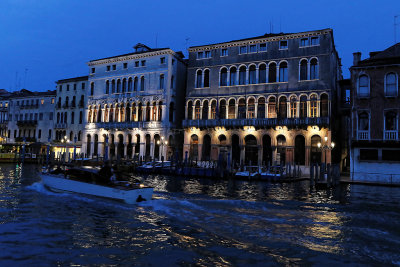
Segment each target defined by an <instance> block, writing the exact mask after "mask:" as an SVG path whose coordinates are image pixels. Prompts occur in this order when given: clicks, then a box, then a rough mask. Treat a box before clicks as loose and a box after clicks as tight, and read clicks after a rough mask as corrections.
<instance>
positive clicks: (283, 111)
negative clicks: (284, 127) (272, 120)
mask: <svg viewBox="0 0 400 267" xmlns="http://www.w3.org/2000/svg"><path fill="white" fill-rule="evenodd" d="M279 118H281V119H284V118H287V99H286V96H281V97H280V98H279Z"/></svg>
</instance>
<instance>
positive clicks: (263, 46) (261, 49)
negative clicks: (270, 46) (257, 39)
mask: <svg viewBox="0 0 400 267" xmlns="http://www.w3.org/2000/svg"><path fill="white" fill-rule="evenodd" d="M258 51H259V52H265V51H267V44H260V47H259V49H258Z"/></svg>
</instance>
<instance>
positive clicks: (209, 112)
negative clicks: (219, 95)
mask: <svg viewBox="0 0 400 267" xmlns="http://www.w3.org/2000/svg"><path fill="white" fill-rule="evenodd" d="M211 103H212V101H210V102H209V103H208V118H207V119H211Z"/></svg>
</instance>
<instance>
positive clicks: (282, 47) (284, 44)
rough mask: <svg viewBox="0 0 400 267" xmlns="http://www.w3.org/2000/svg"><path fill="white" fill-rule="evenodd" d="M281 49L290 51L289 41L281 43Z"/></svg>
mask: <svg viewBox="0 0 400 267" xmlns="http://www.w3.org/2000/svg"><path fill="white" fill-rule="evenodd" d="M279 49H288V41H280V42H279Z"/></svg>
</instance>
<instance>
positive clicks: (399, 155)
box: [382, 149, 400, 161]
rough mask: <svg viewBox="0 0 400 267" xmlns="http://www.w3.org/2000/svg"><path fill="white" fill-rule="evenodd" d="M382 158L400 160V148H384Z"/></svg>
mask: <svg viewBox="0 0 400 267" xmlns="http://www.w3.org/2000/svg"><path fill="white" fill-rule="evenodd" d="M382 160H387V161H400V150H389V149H387V150H386V149H383V150H382Z"/></svg>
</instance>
